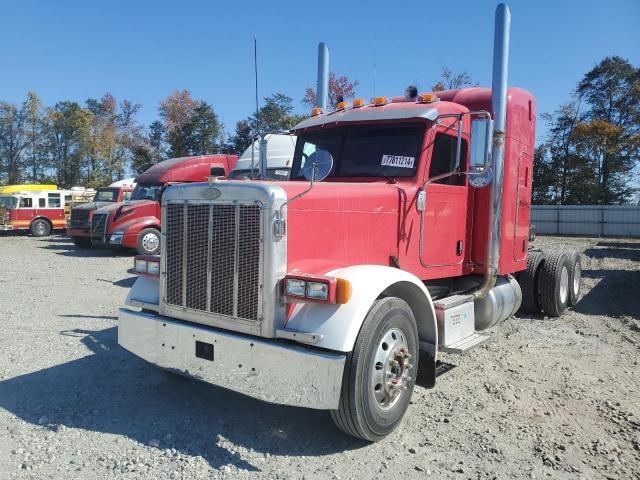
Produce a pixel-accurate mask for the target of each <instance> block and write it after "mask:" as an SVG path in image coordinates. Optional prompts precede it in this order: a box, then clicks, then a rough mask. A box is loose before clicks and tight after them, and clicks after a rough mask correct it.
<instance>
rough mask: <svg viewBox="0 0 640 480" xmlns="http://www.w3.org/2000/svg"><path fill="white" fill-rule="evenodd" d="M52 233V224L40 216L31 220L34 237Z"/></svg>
mask: <svg viewBox="0 0 640 480" xmlns="http://www.w3.org/2000/svg"><path fill="white" fill-rule="evenodd" d="M50 233H51V224H50V223H49V222H47V221H46V220H43V219H41V218H38V219H37V220H34V221H33V222H31V235H33V236H34V237H47V236H49V234H50Z"/></svg>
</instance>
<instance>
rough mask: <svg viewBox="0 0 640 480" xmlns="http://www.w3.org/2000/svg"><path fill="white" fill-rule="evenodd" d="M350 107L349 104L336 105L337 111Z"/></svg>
mask: <svg viewBox="0 0 640 480" xmlns="http://www.w3.org/2000/svg"><path fill="white" fill-rule="evenodd" d="M348 106H349V102H345V101H342V102H338V104H337V105H336V110H344V109H345V108H347V107H348Z"/></svg>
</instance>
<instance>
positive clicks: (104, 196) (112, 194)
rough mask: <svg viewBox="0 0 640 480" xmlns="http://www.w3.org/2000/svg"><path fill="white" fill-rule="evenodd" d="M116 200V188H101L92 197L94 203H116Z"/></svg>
mask: <svg viewBox="0 0 640 480" xmlns="http://www.w3.org/2000/svg"><path fill="white" fill-rule="evenodd" d="M117 200H118V189H117V188H101V189H99V190H98V191H97V192H96V195H95V197H93V201H94V202H116V201H117Z"/></svg>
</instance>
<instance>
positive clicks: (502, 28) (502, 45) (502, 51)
mask: <svg viewBox="0 0 640 480" xmlns="http://www.w3.org/2000/svg"><path fill="white" fill-rule="evenodd" d="M510 28H511V11H510V10H509V7H508V6H507V5H506V4H504V3H501V4H499V5H498V7H497V8H496V17H495V31H494V38H493V80H492V85H491V103H492V105H491V107H492V109H493V117H494V118H493V120H494V124H493V148H492V168H493V182H492V184H491V186H490V187H489V188H491V208H490V210H489V226H490V228H489V238H488V241H487V273H486V274H485V278H484V280H483V282H482V285H481V286H480V288H479V289H478V290H477V291H476V292H475V297H476V298H479V297H484V296H485V295H486V294H487V293H489V291H490V290H491V289H492V288H493V287H494V286H495V284H496V277H497V275H498V267H499V263H500V230H501V226H502V191H503V183H504V143H505V134H506V123H507V88H508V74H509V34H510Z"/></svg>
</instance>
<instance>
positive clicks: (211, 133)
mask: <svg viewBox="0 0 640 480" xmlns="http://www.w3.org/2000/svg"><path fill="white" fill-rule="evenodd" d="M185 130H186V132H187V135H188V139H187V144H188V147H187V148H188V151H189V153H190V154H191V155H206V154H212V153H218V152H219V151H220V144H219V140H220V138H219V137H220V131H221V124H220V121H219V120H218V115H216V112H215V111H214V110H213V107H212V106H211V105H209V104H208V103H207V102H203V101H201V102H199V104H198V106H197V107H196V108H195V109H194V111H193V116H192V117H191V121H190V122H189V123H188V125H187V127H186V129H185Z"/></svg>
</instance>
